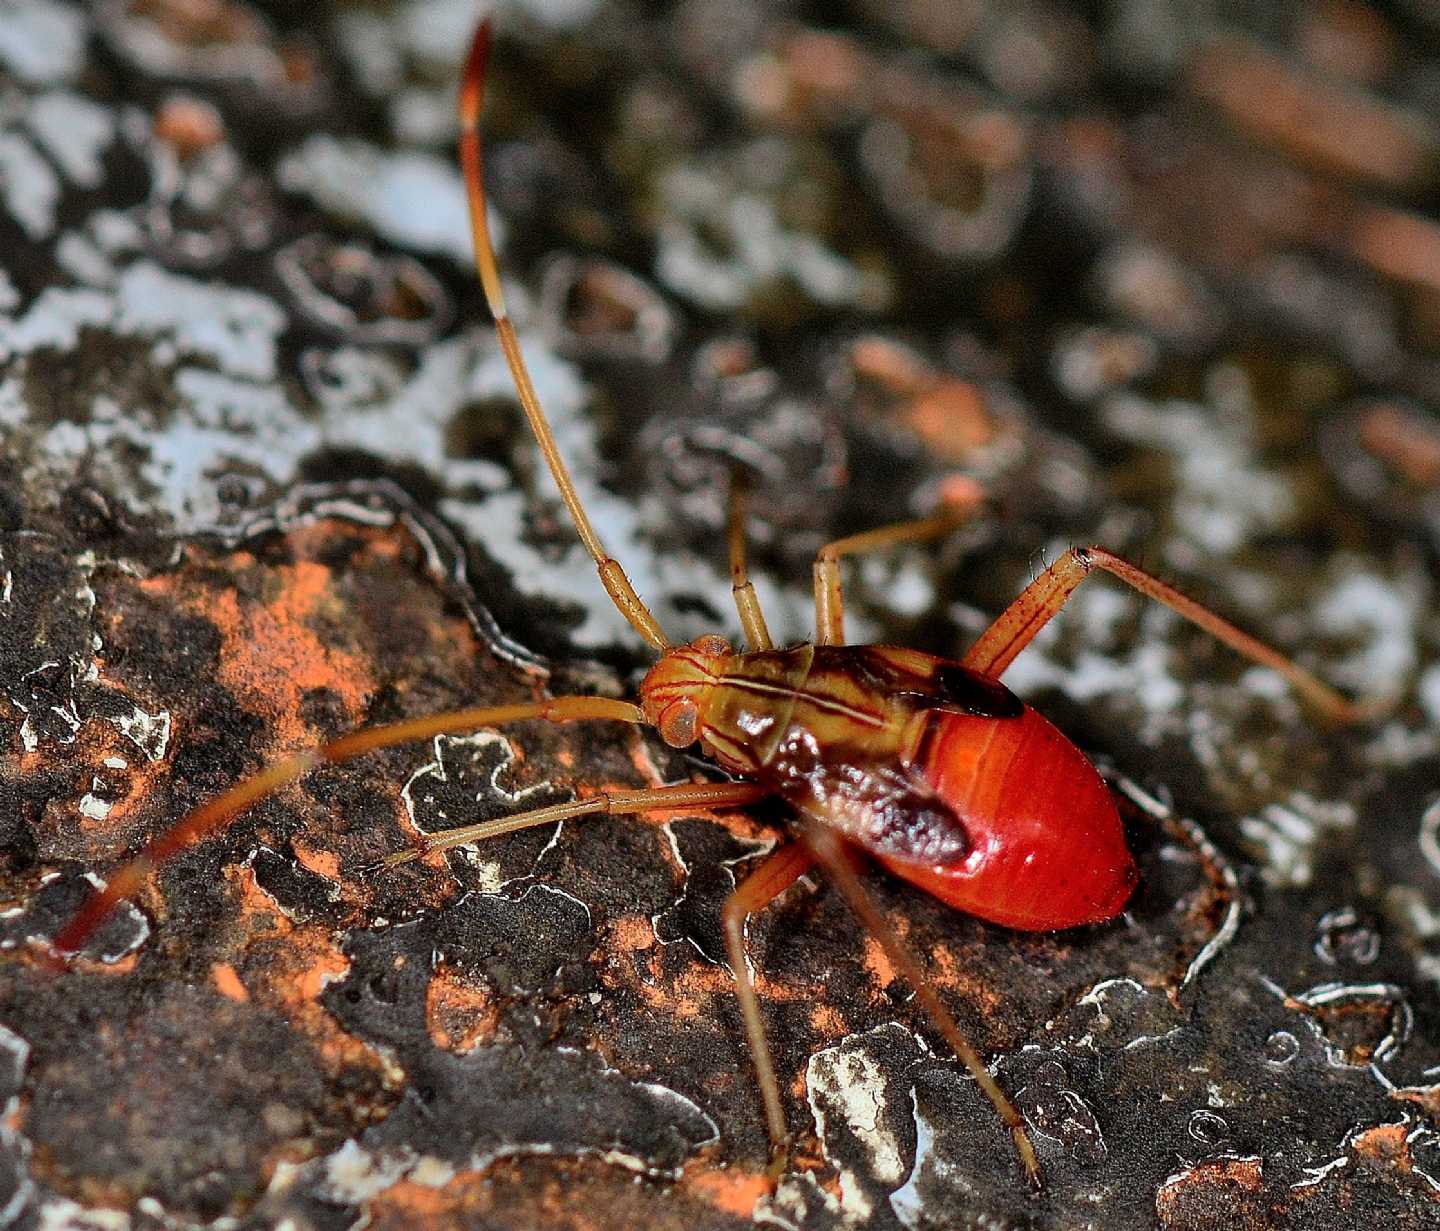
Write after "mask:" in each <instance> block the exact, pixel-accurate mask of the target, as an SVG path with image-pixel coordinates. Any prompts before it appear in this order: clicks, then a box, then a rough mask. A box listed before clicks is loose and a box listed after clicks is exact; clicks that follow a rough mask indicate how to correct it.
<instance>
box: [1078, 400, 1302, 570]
mask: <svg viewBox="0 0 1440 1231" xmlns="http://www.w3.org/2000/svg"><path fill="white" fill-rule="evenodd" d="M1212 383H1214V384H1216V385H1217V386H1218V388H1217V389H1216V390H1214V403H1215V404H1213V405H1205V404H1200V403H1194V402H1182V401H1167V402H1154V401H1149V400H1147V399H1145V398H1141V397H1137V396H1135V395H1133V394H1130V393H1118V394H1116V395H1114V396H1113V397H1110V398H1108V399H1106V401H1105V402H1104V404H1103V406H1102V408H1101V415H1102V418H1103V419H1104V422H1105V425H1106V427H1108V428H1109V429H1110V430H1111V431H1113V432H1115V433H1116V434H1117V435H1119V436H1121V437H1123V438H1124V439H1126V440H1129V441H1132V442H1133V443H1135V444H1140V445H1145V446H1148V447H1150V448H1153V449H1157V450H1159V451H1160V452H1162V453H1165V454H1167V455H1168V456H1169V457H1170V459H1171V464H1172V466H1173V468H1174V483H1175V496H1174V500H1173V503H1172V505H1171V515H1172V519H1173V521H1174V525H1175V529H1176V530H1177V531H1178V532H1179V534H1180V535H1182V536H1183V537H1184V540H1185V541H1186V542H1187V543H1188V544H1189V545H1191V546H1192V547H1193V548H1195V549H1198V551H1199V552H1201V553H1203V554H1204V555H1205V556H1208V557H1212V558H1213V557H1216V556H1227V555H1231V554H1233V553H1234V552H1236V551H1237V550H1238V549H1239V548H1241V547H1243V546H1244V545H1245V544H1246V543H1248V542H1250V541H1251V540H1252V539H1254V538H1255V537H1257V536H1258V535H1261V534H1265V533H1271V532H1275V531H1279V530H1283V529H1284V528H1285V527H1286V526H1287V524H1288V523H1289V521H1290V520H1291V518H1292V517H1293V516H1294V514H1295V512H1296V510H1297V505H1296V501H1295V497H1294V493H1293V492H1292V491H1291V490H1290V485H1289V484H1288V482H1287V481H1286V480H1285V479H1284V478H1282V477H1281V476H1280V475H1279V474H1278V473H1277V472H1276V471H1274V470H1273V469H1272V468H1270V467H1268V466H1265V465H1263V464H1262V463H1261V462H1260V461H1259V460H1258V458H1257V454H1256V446H1255V442H1254V438H1253V432H1254V420H1253V414H1252V411H1251V407H1250V404H1249V400H1248V397H1247V396H1245V394H1244V391H1243V389H1236V388H1234V387H1233V386H1235V385H1237V384H1243V382H1241V381H1239V380H1238V378H1236V379H1235V380H1231V381H1218V380H1217V381H1216V382H1212ZM1169 550H1170V551H1171V552H1172V553H1173V551H1174V548H1173V545H1171V546H1170V547H1169ZM1175 562H1176V563H1179V564H1183V563H1186V562H1187V561H1186V560H1184V559H1177V560H1176V561H1175Z"/></svg>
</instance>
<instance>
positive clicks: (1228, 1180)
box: [1155, 1158, 1263, 1228]
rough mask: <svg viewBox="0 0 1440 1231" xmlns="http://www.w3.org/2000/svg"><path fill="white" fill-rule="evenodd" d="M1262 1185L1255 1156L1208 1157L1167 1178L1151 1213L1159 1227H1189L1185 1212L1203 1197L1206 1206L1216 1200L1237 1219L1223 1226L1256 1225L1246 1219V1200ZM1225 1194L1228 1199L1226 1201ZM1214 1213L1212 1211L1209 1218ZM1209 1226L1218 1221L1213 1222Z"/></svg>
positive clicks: (1248, 1209)
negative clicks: (1157, 1221)
mask: <svg viewBox="0 0 1440 1231" xmlns="http://www.w3.org/2000/svg"><path fill="white" fill-rule="evenodd" d="M1262 1186H1263V1178H1262V1176H1261V1164H1260V1160H1259V1159H1258V1158H1216V1159H1211V1160H1209V1161H1207V1162H1203V1163H1199V1164H1197V1165H1196V1166H1194V1167H1191V1168H1189V1169H1188V1170H1186V1171H1184V1172H1182V1173H1181V1174H1179V1175H1177V1176H1175V1177H1173V1178H1172V1179H1170V1180H1169V1181H1168V1182H1167V1183H1166V1184H1165V1185H1164V1186H1163V1187H1162V1188H1161V1189H1160V1191H1159V1192H1158V1193H1156V1194H1155V1214H1156V1217H1157V1218H1158V1219H1159V1220H1160V1225H1161V1226H1162V1227H1166V1228H1169V1227H1177V1228H1178V1227H1185V1226H1193V1225H1195V1224H1194V1223H1193V1222H1192V1221H1190V1219H1189V1218H1188V1217H1187V1213H1188V1212H1189V1211H1190V1210H1191V1208H1192V1207H1193V1205H1194V1204H1195V1203H1196V1201H1197V1200H1201V1199H1204V1200H1205V1201H1206V1202H1207V1208H1208V1206H1209V1203H1210V1202H1212V1201H1216V1200H1218V1201H1220V1202H1222V1203H1224V1204H1225V1205H1226V1206H1228V1207H1229V1209H1227V1210H1226V1211H1225V1212H1226V1213H1228V1214H1230V1215H1232V1216H1234V1217H1235V1218H1236V1219H1237V1221H1234V1222H1230V1223H1226V1224H1224V1225H1227V1226H1250V1225H1260V1224H1254V1223H1252V1222H1250V1221H1249V1220H1248V1219H1247V1218H1246V1217H1245V1216H1246V1215H1247V1214H1248V1213H1249V1212H1250V1211H1251V1209H1252V1203H1251V1201H1250V1200H1249V1199H1250V1198H1252V1197H1254V1196H1258V1194H1259V1193H1260V1192H1261V1190H1262ZM1227 1195H1228V1197H1229V1200H1226V1197H1227ZM1218 1212H1219V1211H1218V1210H1212V1211H1211V1214H1212V1217H1213V1216H1214V1214H1216V1213H1218ZM1222 1217H1223V1215H1222ZM1212 1225H1221V1224H1220V1223H1218V1222H1216V1223H1213V1224H1212Z"/></svg>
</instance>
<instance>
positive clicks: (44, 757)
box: [20, 718, 169, 858]
mask: <svg viewBox="0 0 1440 1231" xmlns="http://www.w3.org/2000/svg"><path fill="white" fill-rule="evenodd" d="M52 755H53V754H47V753H46V752H45V751H44V750H37V751H36V752H35V753H33V754H26V755H25V756H24V757H23V758H22V759H21V762H20V768H21V772H22V773H24V774H37V775H38V774H41V773H43V772H45V769H46V767H47V763H48V761H49V760H50V759H51V756H52ZM70 758H71V764H72V766H74V768H75V769H76V770H77V771H80V772H76V773H75V774H74V775H73V778H72V781H74V783H75V790H74V792H73V793H71V794H68V795H65V796H61V797H57V798H56V799H55V800H54V801H52V802H51V804H50V805H49V806H48V808H47V812H49V813H51V815H50V817H49V818H48V820H49V822H50V823H51V824H53V825H55V826H58V827H62V828H63V829H64V830H65V831H66V833H67V835H69V836H70V837H71V838H73V836H74V835H75V834H83V835H84V836H85V839H86V841H87V842H88V843H89V845H90V848H91V851H92V853H93V857H95V858H109V857H113V856H116V855H119V854H121V853H122V852H123V851H125V850H126V849H127V848H128V847H129V846H130V845H131V843H132V841H133V839H134V836H135V833H136V831H137V829H139V825H140V820H141V818H139V817H137V816H136V815H135V814H136V812H137V810H139V809H140V807H141V806H142V805H143V804H144V803H145V802H146V801H147V800H148V799H149V798H150V795H151V793H152V791H153V790H154V789H155V788H156V786H157V785H158V782H159V781H160V780H161V779H163V778H164V776H165V775H166V774H168V773H169V765H168V763H167V761H165V760H162V761H151V760H149V759H148V758H147V757H146V756H145V755H144V753H142V752H141V751H140V750H139V749H138V748H137V747H136V746H135V744H134V743H132V742H131V741H130V740H128V739H126V738H125V736H124V735H122V734H121V732H120V731H119V730H118V729H117V728H116V727H115V725H114V724H113V723H110V722H108V721H105V720H104V719H95V718H91V719H87V720H86V721H85V722H84V723H83V724H82V725H81V727H80V729H79V731H78V732H77V733H76V738H75V742H74V743H73V744H72V745H71V748H70ZM82 766H83V767H84V769H83V770H81V767H82Z"/></svg>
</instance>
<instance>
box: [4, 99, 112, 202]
mask: <svg viewBox="0 0 1440 1231" xmlns="http://www.w3.org/2000/svg"><path fill="white" fill-rule="evenodd" d="M25 125H26V127H27V128H29V130H30V132H31V134H32V135H33V136H34V138H35V141H36V144H37V145H39V147H40V148H41V149H42V150H43V151H44V152H45V154H46V155H47V156H48V157H49V158H50V159H51V161H53V162H54V163H55V165H56V166H58V167H59V168H60V170H61V172H63V174H64V175H65V178H66V179H68V180H69V181H70V182H71V183H73V184H77V185H79V186H80V187H81V188H98V187H99V186H100V182H101V179H102V178H103V174H104V170H103V167H102V165H101V161H100V159H101V155H103V154H104V153H105V151H106V149H108V148H109V146H110V143H111V142H112V141H114V140H115V130H116V123H115V115H114V113H113V112H112V111H111V109H110V108H109V107H105V106H102V105H101V104H99V103H96V102H91V101H90V100H89V99H88V98H82V97H81V96H80V95H78V94H72V93H71V92H70V91H69V90H50V91H47V92H46V93H44V94H41V95H40V96H39V97H38V98H35V99H32V100H31V102H30V105H29V106H28V107H27V108H26V110H25Z"/></svg>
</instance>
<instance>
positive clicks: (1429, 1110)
mask: <svg viewBox="0 0 1440 1231" xmlns="http://www.w3.org/2000/svg"><path fill="white" fill-rule="evenodd" d="M1390 1097H1391V1098H1393V1099H1399V1100H1400V1101H1401V1102H1404V1103H1414V1104H1416V1106H1418V1107H1419V1108H1420V1109H1421V1110H1422V1111H1423V1112H1424V1113H1425V1114H1426V1115H1427V1116H1430V1117H1431V1118H1433V1119H1440V1085H1437V1086H1401V1087H1399V1088H1398V1089H1396V1090H1392V1091H1390Z"/></svg>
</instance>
